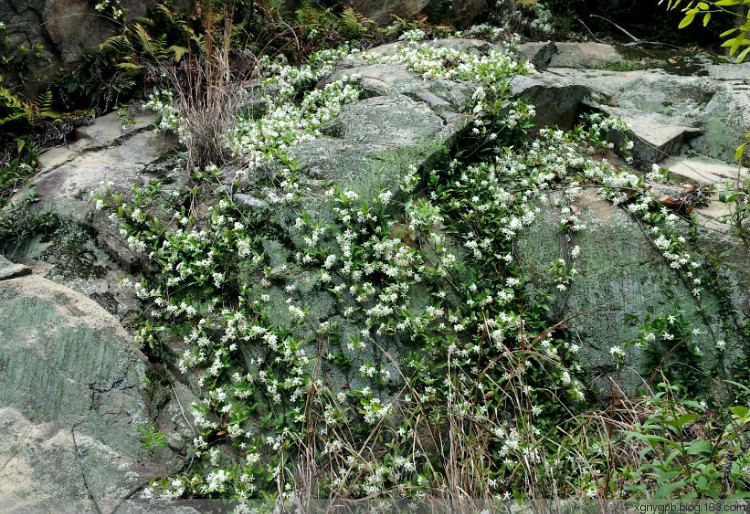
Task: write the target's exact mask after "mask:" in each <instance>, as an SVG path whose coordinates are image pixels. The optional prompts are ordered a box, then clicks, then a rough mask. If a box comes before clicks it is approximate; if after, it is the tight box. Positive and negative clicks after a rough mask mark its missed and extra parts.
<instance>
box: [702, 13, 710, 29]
mask: <svg viewBox="0 0 750 514" xmlns="http://www.w3.org/2000/svg"><path fill="white" fill-rule="evenodd" d="M709 21H711V13H710V12H709V13H706V14H705V15H704V16H703V26H704V27H705V26H707V25H708V22H709Z"/></svg>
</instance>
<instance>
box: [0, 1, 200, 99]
mask: <svg viewBox="0 0 750 514" xmlns="http://www.w3.org/2000/svg"><path fill="white" fill-rule="evenodd" d="M120 3H121V5H122V6H123V7H124V8H125V10H126V12H127V13H128V17H129V18H134V17H138V16H143V15H144V14H146V6H147V5H148V3H149V2H143V1H140V0H123V1H122V2H120ZM186 3H187V2H180V4H181V5H186ZM94 5H95V3H94V2H89V1H88V0H29V1H21V0H0V21H2V22H4V23H5V24H6V25H7V29H6V30H5V32H4V35H7V36H8V46H9V47H10V48H16V49H18V48H20V47H25V48H26V55H28V59H27V65H28V68H29V69H28V70H27V71H28V74H27V75H26V77H25V78H26V79H27V80H29V83H26V84H24V89H25V92H26V93H27V94H28V95H29V96H31V97H34V96H35V95H36V94H38V92H40V89H39V86H40V83H39V82H38V81H43V80H44V79H45V77H47V76H48V75H50V74H53V73H55V72H57V71H59V70H60V67H61V66H63V65H66V64H70V63H72V62H74V61H76V60H78V59H79V58H80V57H81V55H83V53H84V52H85V51H86V50H87V49H89V48H91V47H92V46H95V45H98V44H100V43H103V42H104V41H105V40H106V39H107V38H108V37H110V36H112V35H114V34H115V33H116V29H117V26H116V25H115V23H113V22H111V21H110V20H109V19H108V18H107V17H106V16H104V15H102V14H101V13H99V12H97V11H96V10H95V9H94ZM6 71H8V73H7V75H8V77H7V78H9V79H11V80H13V79H15V72H17V71H18V70H6ZM11 71H14V73H10V72H11ZM22 82H23V81H22Z"/></svg>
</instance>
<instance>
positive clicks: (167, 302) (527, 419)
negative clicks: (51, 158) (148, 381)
mask: <svg viewBox="0 0 750 514" xmlns="http://www.w3.org/2000/svg"><path fill="white" fill-rule="evenodd" d="M417 30H418V29H417ZM410 34H411V35H410V36H409V37H407V38H406V39H412V38H413V39H416V38H417V34H416V33H415V32H411V33H410ZM346 53H348V54H350V56H351V57H354V58H361V59H363V60H365V61H366V62H379V63H384V62H390V63H400V64H403V65H406V66H407V67H409V68H410V69H411V70H413V71H415V72H417V73H419V74H421V75H423V77H424V78H425V80H435V79H437V80H452V81H458V82H470V83H472V84H474V86H475V87H474V90H473V91H474V92H473V96H472V97H471V100H470V101H469V102H468V105H467V108H466V112H467V114H469V115H470V116H471V123H470V125H469V127H468V129H467V131H466V133H465V135H464V136H463V139H462V140H461V141H460V143H459V144H457V145H456V148H460V149H461V150H458V151H457V152H454V153H452V154H451V153H449V152H448V151H447V150H446V151H444V152H443V159H442V160H441V161H440V162H439V163H438V164H437V165H435V166H431V167H429V168H425V169H419V168H418V167H416V166H410V167H407V168H405V169H403V170H401V173H402V176H401V180H400V181H398V182H394V181H391V182H389V181H386V180H384V181H383V182H382V183H381V184H380V186H379V190H378V191H377V193H376V194H372V195H368V196H363V193H362V192H361V191H360V192H359V193H358V192H357V191H353V190H349V189H346V188H343V187H341V186H340V185H337V184H334V183H330V182H327V183H325V184H323V185H322V186H321V185H320V184H317V185H313V184H312V183H311V181H309V180H308V178H307V177H305V176H304V174H302V173H301V172H300V171H299V170H298V165H297V163H296V162H295V160H294V159H293V158H292V157H290V155H289V152H288V149H289V148H290V147H292V146H293V145H295V144H297V143H299V142H301V141H305V140H310V139H314V138H316V137H318V136H319V135H320V130H321V127H322V126H323V125H324V124H325V123H326V122H328V121H329V120H331V119H333V118H334V117H335V116H336V115H337V113H338V112H339V111H340V110H341V109H342V108H343V106H344V105H345V104H346V103H349V102H352V101H356V100H357V99H358V97H359V96H360V94H361V91H360V89H359V85H358V81H357V76H356V75H354V76H343V77H341V78H339V79H337V80H335V81H333V82H331V83H329V84H328V85H326V86H325V87H324V88H322V89H313V86H314V85H315V83H316V82H317V81H318V79H320V78H322V77H324V76H326V75H328V74H329V73H330V72H331V71H332V66H333V63H334V61H335V60H336V59H338V58H340V57H341V56H342V55H344V54H346ZM259 66H260V69H261V70H262V72H263V76H265V77H266V78H265V79H264V81H263V82H262V85H261V87H259V88H258V91H259V94H260V96H261V97H262V100H263V102H265V107H264V109H263V110H262V111H261V112H260V113H257V112H256V113H253V114H250V115H247V116H241V117H239V118H238V119H237V121H236V125H234V127H233V128H231V129H230V130H228V131H227V133H226V135H225V137H223V138H222V139H221V144H222V145H224V147H225V148H226V150H227V151H231V153H232V155H233V160H232V162H231V163H230V164H227V165H225V166H214V165H207V166H204V167H203V169H197V170H194V172H193V173H192V175H191V178H192V181H191V186H190V189H189V190H184V191H180V192H179V194H178V195H177V197H175V194H174V192H173V191H168V190H167V189H163V188H162V187H161V186H160V185H159V184H158V183H153V184H151V185H150V186H149V187H148V188H147V189H136V190H135V191H134V192H133V193H132V194H131V195H123V194H121V193H116V192H115V191H113V190H108V191H105V192H103V193H101V194H100V195H98V196H97V197H96V200H97V201H98V202H99V203H98V205H99V206H100V207H102V208H108V209H112V210H113V214H112V216H113V219H114V220H116V221H117V222H119V223H121V224H122V233H123V235H124V236H125V237H126V238H127V241H128V245H129V246H130V247H131V249H133V250H134V251H136V252H138V253H140V254H141V255H142V256H143V257H144V258H146V259H148V261H150V265H151V268H150V269H151V270H152V272H150V273H149V274H148V276H147V278H145V279H144V280H141V281H139V282H137V283H135V284H132V285H133V287H134V288H135V291H136V293H137V295H138V296H139V298H141V299H142V301H143V302H144V306H146V310H145V315H144V318H143V320H142V322H141V324H140V328H139V331H138V336H137V341H138V343H139V345H140V346H141V347H142V348H143V349H144V351H146V352H147V353H150V354H151V355H153V356H159V357H160V358H166V360H168V361H170V364H171V365H172V366H173V370H174V371H175V372H176V373H179V374H181V375H182V377H183V378H184V379H185V380H187V381H189V382H190V383H192V384H193V385H194V386H195V387H196V388H197V390H199V391H200V393H201V400H200V402H198V403H196V404H195V405H193V406H192V413H193V425H194V429H195V431H196V433H197V434H198V435H197V437H196V438H195V440H194V441H193V446H194V449H193V451H194V454H193V458H192V459H191V465H190V466H189V467H188V468H187V469H185V470H183V471H182V472H181V473H178V474H177V475H175V476H173V477H168V478H164V479H162V480H159V481H157V482H156V483H154V484H153V485H154V487H153V488H152V489H149V490H148V491H147V493H146V495H147V496H149V495H156V496H165V497H167V498H181V497H188V498H233V499H238V500H246V499H250V498H272V499H277V500H279V501H283V502H286V503H287V505H296V506H305V505H307V502H309V501H310V500H312V499H315V498H326V499H340V498H359V499H362V498H365V499H368V498H369V499H388V498H418V499H420V498H421V499H424V498H431V499H438V500H441V501H454V500H461V499H467V498H473V499H507V498H512V499H522V498H581V497H588V498H641V497H648V498H668V497H684V498H685V497H696V498H716V497H744V496H745V495H746V494H747V491H748V490H749V489H748V485H749V484H748V481H749V480H750V461H749V460H748V459H750V457H748V453H747V451H745V450H744V449H745V447H746V445H747V438H746V434H745V432H746V428H747V426H748V421H750V417H749V416H748V410H747V407H745V406H743V405H741V404H737V403H736V402H735V398H736V397H737V395H739V394H740V393H741V391H742V390H746V385H744V384H740V383H732V382H730V381H727V380H722V376H723V373H724V371H723V370H724V367H723V366H724V365H723V364H722V362H723V361H721V359H719V361H718V362H717V361H716V360H715V359H707V358H706V356H705V353H703V352H704V351H705V346H704V350H702V349H701V347H700V345H699V342H702V344H704V345H705V343H706V342H709V343H713V344H715V347H716V351H717V352H719V353H721V352H723V351H725V349H726V347H727V341H730V343H731V344H730V347H735V348H736V345H737V344H738V341H737V337H738V336H737V334H736V333H735V328H734V327H732V326H723V325H720V326H716V327H715V328H712V330H713V333H711V334H703V333H702V332H701V330H699V329H694V327H691V326H690V323H689V322H688V321H686V319H685V318H684V316H683V314H684V312H686V309H685V308H684V306H680V305H678V304H676V305H675V311H674V313H672V314H669V315H666V316H655V317H652V318H647V319H645V320H641V321H642V328H641V330H640V332H639V334H640V335H639V337H638V338H637V340H634V341H623V342H622V345H621V346H613V347H611V348H610V349H609V353H610V355H611V360H612V364H611V369H612V371H613V373H615V375H616V373H617V372H618V370H622V369H625V368H626V367H629V366H630V365H631V364H632V366H635V365H636V364H635V363H636V362H640V364H642V365H643V368H642V369H643V370H645V371H644V376H643V380H642V384H643V386H642V387H641V388H639V390H638V391H628V392H625V391H622V390H617V391H615V393H616V394H613V395H612V397H611V398H610V399H609V401H606V400H605V399H603V398H602V396H601V392H600V390H599V389H598V388H597V386H596V384H595V383H594V381H592V379H591V375H590V374H589V373H588V372H587V370H586V369H584V366H583V364H584V362H583V361H582V358H581V357H580V355H579V354H580V351H581V340H580V334H578V333H577V332H576V330H575V329H573V328H572V327H573V323H571V321H572V318H564V319H559V318H557V317H556V316H555V314H554V313H555V309H554V307H555V305H556V303H557V301H558V299H559V298H561V297H564V295H566V294H568V291H569V290H570V289H571V288H574V287H575V283H576V280H577V277H578V275H579V262H580V260H581V248H580V246H579V245H578V244H577V240H578V238H580V237H581V234H582V233H585V231H586V230H587V228H586V224H585V223H584V222H583V221H582V215H581V212H580V210H579V209H578V207H576V201H575V200H576V199H577V198H578V197H579V196H580V195H582V194H585V193H589V192H592V191H595V192H596V194H598V195H600V196H602V197H603V198H605V199H607V200H609V201H610V202H611V203H613V204H615V205H618V206H620V207H621V208H622V209H623V210H624V212H626V213H628V214H629V215H630V216H631V217H632V218H633V219H634V220H635V221H636V222H637V223H638V224H639V225H640V226H642V227H643V230H644V232H645V233H646V235H647V237H648V240H649V241H650V242H651V244H652V248H653V251H654V252H655V254H656V255H660V256H661V257H662V258H663V259H664V260H665V262H666V264H667V266H669V267H670V268H671V269H672V270H673V271H674V273H675V277H676V278H677V279H678V280H679V281H681V282H682V283H684V284H685V285H686V286H688V288H689V290H690V291H691V292H692V296H693V302H694V303H695V306H694V308H696V309H698V310H700V306H701V302H702V301H703V298H704V297H705V296H710V295H712V294H714V292H713V290H711V289H708V290H706V284H714V283H717V281H719V280H720V279H719V278H718V277H716V276H715V271H714V270H713V269H712V267H711V266H707V265H706V262H705V261H704V257H703V256H702V254H701V252H700V251H699V249H697V248H696V247H695V246H694V245H693V242H692V240H691V238H690V236H689V234H688V235H687V236H686V232H685V230H684V229H683V226H684V220H683V219H682V218H681V217H680V215H678V213H675V212H672V211H670V210H669V209H668V208H667V207H666V206H664V205H662V203H660V202H659V201H658V200H657V196H656V193H655V192H654V191H653V189H652V188H651V187H650V186H649V184H651V183H654V182H658V181H660V180H662V179H663V173H662V170H659V169H658V168H657V169H655V170H654V171H653V172H652V173H650V174H648V175H647V176H644V175H642V174H639V173H636V172H634V171H632V170H630V169H628V168H627V167H626V166H620V165H616V164H613V163H612V162H611V157H612V155H613V154H612V152H613V151H614V150H618V151H619V152H621V153H622V154H623V156H624V157H627V153H628V147H629V146H630V145H626V146H625V147H624V148H622V149H614V148H613V147H614V145H613V144H612V143H610V142H609V139H608V137H609V134H610V133H611V132H613V131H622V130H624V125H623V124H622V123H621V122H619V121H617V120H612V119H609V118H604V117H602V116H601V115H598V114H593V115H590V116H587V117H585V118H584V119H582V120H580V124H579V125H578V126H577V127H576V128H575V129H574V130H572V131H567V132H565V131H562V130H555V129H548V128H542V129H540V130H538V132H537V134H536V135H535V137H533V138H532V137H530V136H529V130H530V129H531V128H532V125H533V124H532V121H531V120H532V119H533V117H534V109H533V107H532V106H529V105H527V104H525V103H523V102H520V101H511V100H510V78H511V77H512V76H513V75H514V74H516V73H524V72H525V71H527V68H526V67H525V66H524V65H519V64H518V63H516V62H514V61H513V59H512V57H511V55H510V54H509V53H507V52H505V51H504V50H493V51H492V52H491V53H490V54H489V55H487V56H482V57H479V56H477V55H474V54H471V53H468V52H461V51H457V50H453V49H449V48H437V47H434V46H431V45H429V44H420V43H416V42H411V43H408V44H406V45H404V46H402V47H401V48H399V49H398V50H397V51H396V52H395V53H394V54H392V55H385V56H376V57H375V56H369V55H363V54H361V53H359V52H356V51H352V50H350V49H346V48H344V49H340V50H337V51H324V52H321V53H319V54H317V55H315V56H312V57H311V58H310V60H309V63H308V64H307V65H305V66H301V67H295V66H289V65H287V64H286V63H285V62H283V60H278V59H277V60H274V59H270V58H266V59H262V60H261V62H260V63H259ZM150 105H151V106H152V107H154V108H157V109H159V110H161V111H162V113H163V114H164V117H163V119H162V125H161V128H162V129H165V130H175V131H177V133H178V134H180V135H181V136H183V138H184V137H185V131H184V130H183V129H182V127H183V126H184V123H186V119H185V116H184V112H183V111H181V110H180V108H179V105H177V106H176V105H174V104H172V103H171V102H170V100H169V93H168V92H163V93H161V94H159V95H155V96H154V97H153V98H152V100H151V102H150ZM183 140H184V139H183ZM316 188H317V189H316ZM243 191H252V192H253V194H256V195H259V196H260V198H261V200H258V201H259V202H260V205H261V206H260V207H257V206H256V208H248V207H247V206H246V205H245V204H243V203H242V202H241V201H239V200H238V197H239V194H240V193H242V192H243ZM263 206H265V207H263ZM165 207H167V209H165ZM169 209H171V211H170V210H169ZM543 209H547V210H548V209H553V210H554V211H556V212H559V216H560V224H559V232H560V235H561V237H562V238H563V239H564V240H565V241H567V244H566V245H564V246H563V251H562V253H561V255H560V256H559V259H558V260H556V261H555V262H553V263H552V265H551V267H550V274H549V277H548V281H549V286H550V288H549V292H548V293H546V294H540V292H539V291H533V290H532V288H530V287H528V286H529V282H530V277H528V276H526V275H525V274H524V272H523V271H522V267H521V266H520V265H519V261H518V256H517V254H516V252H517V247H516V245H517V242H518V239H519V237H520V235H522V234H523V233H524V231H526V230H528V227H530V226H532V225H533V223H534V222H535V220H536V219H537V217H538V216H539V215H540V213H541V212H542V210H543ZM322 213H323V214H322ZM280 219H287V220H289V221H290V223H289V226H288V227H284V226H282V225H280V224H279V220H280ZM279 240H281V241H283V242H284V244H285V245H286V246H287V247H289V248H290V252H289V254H288V256H286V257H284V254H283V253H282V254H277V253H274V251H273V250H269V248H273V246H270V243H269V242H271V241H279ZM326 305H327V306H328V307H325V306H326ZM580 315H581V316H583V315H585V313H581V314H580ZM573 317H576V316H573ZM175 348H182V350H181V354H180V355H177V356H174V357H172V358H171V359H170V358H169V357H168V356H169V354H170V349H175ZM730 350H731V348H730ZM727 351H728V350H727ZM157 439H158V438H157V437H156V436H155V435H154V434H153V433H150V434H149V440H150V441H157ZM158 440H160V439H158ZM154 444H156V443H154ZM239 510H240V511H242V507H240V508H239Z"/></svg>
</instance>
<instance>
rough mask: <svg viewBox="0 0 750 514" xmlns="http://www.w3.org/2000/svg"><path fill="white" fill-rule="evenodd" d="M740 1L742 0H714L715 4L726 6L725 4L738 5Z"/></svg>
mask: <svg viewBox="0 0 750 514" xmlns="http://www.w3.org/2000/svg"><path fill="white" fill-rule="evenodd" d="M741 3H742V0H719V1H718V2H716V5H721V6H726V5H739V4H741Z"/></svg>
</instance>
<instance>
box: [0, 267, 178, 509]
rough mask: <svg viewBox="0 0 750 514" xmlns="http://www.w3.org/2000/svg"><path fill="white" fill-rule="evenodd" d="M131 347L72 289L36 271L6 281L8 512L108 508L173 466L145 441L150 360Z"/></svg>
mask: <svg viewBox="0 0 750 514" xmlns="http://www.w3.org/2000/svg"><path fill="white" fill-rule="evenodd" d="M131 341H132V340H131V338H130V337H129V336H128V334H127V333H126V332H125V331H124V330H123V328H122V327H121V326H120V324H119V322H118V321H117V319H115V318H114V317H113V316H111V315H110V314H108V313H107V312H106V311H105V310H104V309H103V308H101V307H100V306H99V305H98V304H97V303H96V302H94V301H93V300H91V299H89V298H87V297H85V296H83V295H82V294H80V293H76V292H75V291H72V290H71V289H69V288H67V287H64V286H62V285H59V284H55V283H54V282H51V281H48V280H45V279H43V278H41V277H39V276H36V275H30V276H21V277H18V276H16V277H13V278H7V279H5V280H2V282H0V456H2V457H1V458H0V466H1V467H0V497H2V498H3V502H2V503H3V509H5V510H8V511H13V512H29V513H31V512H43V511H54V512H111V511H113V510H115V509H116V508H117V506H118V505H119V503H120V502H121V501H122V500H123V499H125V498H127V497H128V496H129V495H130V494H131V493H133V492H134V491H136V490H138V489H139V488H141V487H143V486H144V485H145V484H147V483H148V481H149V480H150V479H151V478H152V477H154V476H155V475H158V474H162V473H164V472H166V471H167V470H168V466H167V465H166V464H167V463H166V462H164V460H163V457H164V455H161V457H160V458H156V455H155V454H148V453H147V452H146V451H145V450H144V449H143V446H142V444H141V442H140V437H139V435H138V427H139V426H140V425H142V424H143V423H145V422H146V421H147V415H148V411H147V408H146V404H145V402H144V400H143V398H142V397H141V394H140V381H141V377H142V375H141V373H142V372H143V371H144V370H145V363H144V359H143V356H142V355H141V354H140V353H139V352H137V351H136V350H135V349H134V348H133V347H132V342H131ZM139 369H140V371H139ZM175 464H176V462H172V463H171V465H172V466H174V465H175Z"/></svg>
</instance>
